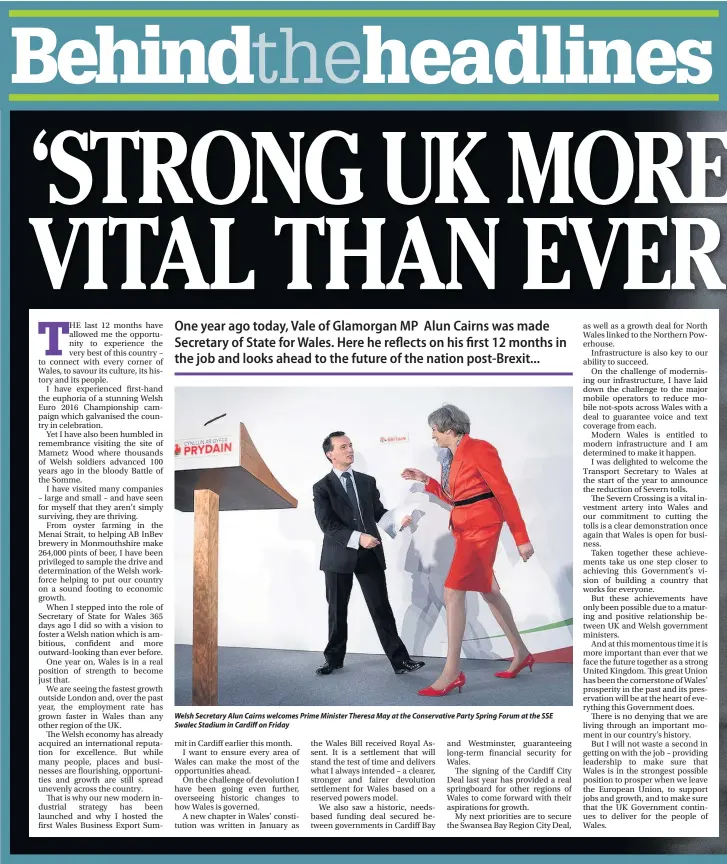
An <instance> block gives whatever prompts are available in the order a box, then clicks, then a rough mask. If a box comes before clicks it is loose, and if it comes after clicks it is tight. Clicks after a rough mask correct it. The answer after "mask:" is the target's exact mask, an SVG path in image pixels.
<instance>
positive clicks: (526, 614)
mask: <svg viewBox="0 0 727 864" xmlns="http://www.w3.org/2000/svg"><path fill="white" fill-rule="evenodd" d="M330 380H331V383H330V386H328V387H325V388H319V387H307V386H299V387H294V388H293V387H269V386H265V387H262V386H252V387H244V388H242V387H205V388H197V387H180V388H178V389H177V391H176V396H177V402H176V429H177V431H179V430H183V431H184V432H185V433H189V432H190V431H194V430H200V431H201V429H202V424H203V423H204V422H205V421H206V420H207V419H209V418H210V417H215V416H216V415H219V414H222V413H223V412H226V413H227V417H226V418H225V419H224V422H225V423H226V424H227V425H229V424H230V422H235V423H238V422H242V423H245V425H246V426H247V428H248V431H249V432H250V435H251V437H252V440H253V442H254V443H255V446H256V447H257V449H258V451H259V452H260V454H261V456H262V458H263V459H264V460H265V462H266V463H267V465H268V467H269V468H270V470H271V471H272V472H273V474H274V475H275V477H277V479H278V480H279V481H280V482H281V483H282V485H283V486H284V487H285V488H286V489H287V490H288V491H289V492H290V493H291V494H292V495H294V496H295V497H296V498H297V499H298V501H299V504H298V508H297V509H296V510H268V511H257V512H255V511H246V512H231V513H221V514H220V544H219V644H220V645H226V646H244V647H255V648H281V649H300V650H309V651H318V652H322V650H323V648H324V646H325V643H326V634H327V607H326V601H325V587H324V579H323V574H322V573H321V571H320V570H319V569H318V566H319V560H320V550H321V538H322V535H321V532H320V529H319V527H318V524H317V522H316V520H315V516H314V513H313V495H312V487H313V484H314V483H315V482H316V481H317V480H319V479H320V478H321V477H323V476H324V475H325V474H326V473H327V471H328V470H329V468H330V464H329V463H328V462H327V460H326V459H325V457H324V455H323V452H322V449H321V444H322V442H323V438H324V437H325V436H326V435H327V434H328V433H329V432H331V431H335V430H338V429H342V430H344V431H345V432H346V434H348V435H349V437H350V438H351V440H352V441H353V444H354V448H355V450H356V461H355V465H354V468H356V469H357V470H359V471H364V472H366V473H368V474H373V475H374V476H375V477H376V479H377V482H378V486H379V491H380V492H381V498H382V501H383V503H384V505H385V506H386V507H390V508H391V507H399V506H402V505H404V506H405V509H409V510H411V511H414V510H416V511H419V514H420V515H419V519H418V522H417V525H416V529H415V530H413V531H412V530H411V529H405V530H404V531H403V532H401V533H400V534H399V536H398V537H397V538H396V539H395V540H391V539H390V538H388V537H387V536H384V537H383V543H384V551H385V554H386V559H387V565H388V569H387V584H388V588H389V596H390V600H391V605H392V608H393V610H394V615H395V616H396V620H397V623H398V625H399V630H400V633H401V635H402V638H403V639H404V642H405V644H406V645H407V648H408V649H409V651H410V653H411V654H412V655H415V656H416V655H424V656H444V655H445V654H446V629H445V626H444V609H443V605H442V589H443V584H444V580H445V578H446V575H447V570H448V567H449V562H450V560H451V557H452V553H453V550H454V545H453V541H452V538H451V536H450V535H449V532H448V530H447V524H448V510H447V508H446V507H444V506H443V505H442V504H441V503H440V502H438V501H436V500H433V499H432V498H431V497H430V496H428V495H426V494H424V493H423V492H421V491H420V490H421V488H422V487H421V484H414V483H411V482H407V481H405V480H402V479H401V476H400V475H401V471H402V470H403V469H404V468H406V467H416V468H421V469H422V470H423V471H426V472H427V473H428V474H432V475H433V476H435V477H437V478H438V477H439V466H438V464H437V460H438V458H441V451H439V450H438V449H437V448H435V447H434V444H433V442H432V440H431V433H430V431H429V429H428V427H427V424H426V418H427V415H428V414H429V413H430V412H431V411H432V410H434V409H435V408H437V407H439V406H440V405H442V404H443V403H445V402H453V403H454V404H455V405H458V406H459V407H460V408H462V409H463V410H464V411H466V412H467V413H468V414H469V415H470V418H471V420H472V435H473V437H475V438H485V439H486V440H488V441H490V443H492V444H493V445H494V446H495V447H496V448H497V449H498V451H499V453H500V457H501V458H502V461H503V465H504V467H505V471H506V473H507V475H508V477H509V479H510V482H511V484H512V486H513V489H514V491H515V494H516V496H517V498H518V501H519V503H520V508H521V510H522V513H523V517H524V519H525V523H526V525H527V527H528V531H529V533H530V538H531V540H532V542H533V545H534V547H535V553H536V554H535V556H534V557H533V558H532V559H531V560H530V561H529V562H528V563H527V564H523V563H522V562H521V561H520V559H519V557H518V555H517V552H516V549H515V546H514V543H513V540H512V537H511V535H510V532H509V530H508V528H507V526H505V527H503V531H502V535H501V540H500V548H499V550H498V555H497V560H496V564H495V572H496V574H497V579H498V581H499V583H500V586H501V588H502V591H503V593H504V594H505V595H506V597H507V598H508V600H509V602H510V604H511V606H512V608H513V612H514V615H515V620H516V621H517V623H518V626H519V627H520V628H521V630H529V629H532V628H542V627H545V626H547V625H555V624H558V623H559V622H562V621H565V620H567V619H570V618H571V617H572V578H573V548H572V544H573V538H572V515H573V514H572V497H573V495H572V492H573V477H572V437H573V436H572V391H571V389H570V388H569V387H509V386H507V387H505V386H500V387H498V386H494V387H454V386H442V387H432V386H429V384H427V386H413V387H411V388H402V387H380V388H372V387H371V386H370V383H368V384H367V386H360V384H361V383H363V382H356V384H354V385H352V386H346V387H344V388H342V387H341V382H340V381H335V380H333V379H330ZM215 425H216V424H214V425H212V426H208V427H207V429H206V431H207V432H208V433H209V432H211V431H214V428H215ZM406 436H408V441H404V442H401V443H386V444H383V443H380V439H381V438H382V437H406ZM175 531H176V536H175V552H176V559H175V588H176V591H175V607H176V608H175V613H176V619H175V620H176V629H175V641H176V642H177V643H182V644H191V641H192V541H193V516H192V514H189V513H177V514H176V520H175ZM526 641H527V644H528V647H529V648H530V650H531V651H533V652H540V651H547V650H550V649H554V648H562V647H566V646H569V645H571V644H572V628H571V627H570V626H555V627H551V628H549V629H544V630H543V629H538V630H536V632H534V633H531V634H529V635H528V636H527V639H526ZM348 650H349V651H353V652H365V653H381V646H380V644H379V642H378V639H377V637H376V632H375V630H374V627H373V624H372V623H371V619H370V617H369V615H368V611H367V609H366V606H365V604H364V602H363V598H362V596H361V593H360V591H359V589H358V587H357V586H356V585H354V591H353V593H352V596H351V605H350V610H349V644H348ZM463 650H464V654H465V655H466V656H468V657H483V658H485V657H487V658H495V657H507V656H509V654H508V645H507V640H506V639H505V638H504V637H503V635H502V632H501V630H500V629H499V627H498V626H497V624H496V623H495V621H494V620H493V618H492V616H491V615H490V612H489V610H488V608H487V606H486V604H485V603H484V602H482V600H481V599H480V598H479V595H476V594H471V593H470V594H468V626H467V632H466V633H465V642H464V649H463Z"/></svg>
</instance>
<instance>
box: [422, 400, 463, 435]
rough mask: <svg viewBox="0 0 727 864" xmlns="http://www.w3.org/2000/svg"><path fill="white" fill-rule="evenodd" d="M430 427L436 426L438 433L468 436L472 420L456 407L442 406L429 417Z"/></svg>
mask: <svg viewBox="0 0 727 864" xmlns="http://www.w3.org/2000/svg"><path fill="white" fill-rule="evenodd" d="M427 423H428V424H429V425H430V426H436V427H437V431H438V432H454V433H455V434H456V435H468V434H469V431H470V418H469V417H468V416H467V415H466V414H465V413H464V411H462V410H461V409H460V408H457V406H456V405H442V407H441V408H437V410H436V411H432V413H431V414H430V415H429V417H427Z"/></svg>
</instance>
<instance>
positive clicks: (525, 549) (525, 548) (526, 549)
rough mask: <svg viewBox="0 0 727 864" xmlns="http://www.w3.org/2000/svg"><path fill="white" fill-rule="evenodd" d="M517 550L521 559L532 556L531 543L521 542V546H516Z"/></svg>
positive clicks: (533, 552) (524, 559) (533, 550)
mask: <svg viewBox="0 0 727 864" xmlns="http://www.w3.org/2000/svg"><path fill="white" fill-rule="evenodd" d="M517 551H518V552H519V553H520V557H521V558H522V559H523V561H527V560H528V558H532V556H533V555H534V554H535V549H533V544H532V543H523V544H522V546H518V547H517Z"/></svg>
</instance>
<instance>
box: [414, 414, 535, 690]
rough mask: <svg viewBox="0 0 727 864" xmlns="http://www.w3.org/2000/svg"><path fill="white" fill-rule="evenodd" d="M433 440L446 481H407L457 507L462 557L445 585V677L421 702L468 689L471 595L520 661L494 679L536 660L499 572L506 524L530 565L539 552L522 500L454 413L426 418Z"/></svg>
mask: <svg viewBox="0 0 727 864" xmlns="http://www.w3.org/2000/svg"><path fill="white" fill-rule="evenodd" d="M427 422H428V424H429V426H430V427H431V429H432V438H433V439H434V440H435V441H436V443H437V445H438V446H439V447H442V448H446V451H447V452H446V455H445V459H444V461H443V463H442V481H441V483H438V482H437V481H436V480H434V479H433V478H431V477H429V476H427V475H426V474H425V473H424V472H423V471H419V470H418V469H416V468H407V469H406V470H405V471H404V472H403V473H402V475H401V476H402V477H403V478H404V479H405V480H417V481H419V482H420V483H424V484H426V485H425V487H424V491H425V492H430V493H431V494H433V495H436V496H437V497H438V498H441V499H442V501H445V502H446V503H447V504H450V505H451V506H452V515H451V517H450V523H449V526H450V529H451V531H452V534H453V535H454V538H455V551H454V558H453V559H452V564H451V566H450V568H449V574H448V575H447V580H446V581H445V583H444V603H445V606H446V609H447V660H446V663H445V665H444V669H443V670H442V674H441V675H440V676H439V678H437V680H436V681H435V682H434V683H433V684H432V685H431V687H427V688H425V689H424V690H420V691H419V695H421V696H445V695H446V694H447V693H450V692H451V691H452V690H454V688H455V687H457V688H458V689H459V690H460V691H461V690H462V687H463V686H464V683H465V676H464V673H463V672H461V671H460V665H459V661H460V654H461V652H462V638H463V636H464V629H465V617H466V613H465V592H466V591H479V592H480V594H481V595H482V597H483V599H484V600H486V601H487V604H488V605H489V607H490V610H491V612H492V614H493V615H494V617H495V620H496V621H497V623H498V624H499V625H500V627H501V628H502V631H503V633H504V634H505V636H507V639H508V641H509V642H510V645H511V647H512V651H513V659H512V663H511V664H510V667H509V669H508V670H507V671H502V672H495V675H496V677H498V678H514V677H515V676H516V675H517V674H518V672H520V671H521V670H522V669H524V668H525V666H529V667H530V671H532V667H533V663H534V662H535V661H534V660H533V657H532V655H531V654H530V652H529V651H528V649H527V648H526V646H525V643H524V642H523V640H522V637H521V636H520V633H519V632H518V629H517V627H516V626H515V621H514V619H513V616H512V610H511V609H510V604H509V603H508V602H507V600H505V598H504V597H503V596H502V594H501V593H500V588H499V586H498V584H497V580H496V579H495V575H494V573H493V570H492V567H493V564H494V563H495V555H496V554H497V544H498V541H499V538H500V531H501V529H502V523H503V522H507V525H508V527H509V528H510V531H511V533H512V536H513V539H514V540H515V543H516V545H517V549H518V552H519V553H520V557H521V558H522V559H523V561H527V560H528V558H530V556H531V555H532V554H533V547H532V544H531V543H530V539H529V537H528V532H527V530H526V528H525V523H524V522H523V518H522V516H521V515H520V508H519V507H518V503H517V500H516V498H515V495H514V493H513V491H512V489H511V487H510V483H509V482H508V479H507V477H506V476H505V472H504V470H503V468H502V463H501V462H500V457H499V456H498V455H497V450H495V448H494V447H493V446H492V444H489V443H488V442H487V441H479V440H477V439H476V438H470V435H469V431H470V420H469V417H468V416H467V415H466V414H465V413H464V411H460V409H459V408H456V407H455V406H454V405H444V406H443V407H442V408H439V409H438V410H437V411H434V412H433V413H432V414H430V415H429V417H428V418H427Z"/></svg>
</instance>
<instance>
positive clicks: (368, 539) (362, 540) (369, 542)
mask: <svg viewBox="0 0 727 864" xmlns="http://www.w3.org/2000/svg"><path fill="white" fill-rule="evenodd" d="M358 543H359V546H361V548H362V549H375V548H376V547H377V546H381V540H377V539H376V538H375V537H372V536H371V534H362V535H361V536H360V537H359V539H358Z"/></svg>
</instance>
